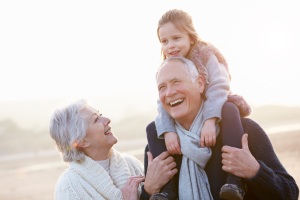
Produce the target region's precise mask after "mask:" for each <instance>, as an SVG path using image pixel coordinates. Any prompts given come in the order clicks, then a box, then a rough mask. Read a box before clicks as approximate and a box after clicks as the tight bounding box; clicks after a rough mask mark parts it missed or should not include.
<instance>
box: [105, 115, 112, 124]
mask: <svg viewBox="0 0 300 200" xmlns="http://www.w3.org/2000/svg"><path fill="white" fill-rule="evenodd" d="M110 122H111V121H110V119H109V118H106V117H105V120H104V125H105V126H107V125H108V124H110Z"/></svg>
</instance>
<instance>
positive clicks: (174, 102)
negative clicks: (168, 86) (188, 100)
mask: <svg viewBox="0 0 300 200" xmlns="http://www.w3.org/2000/svg"><path fill="white" fill-rule="evenodd" d="M179 102H183V99H177V100H176V101H172V102H170V105H171V106H173V105H175V104H176V103H179Z"/></svg>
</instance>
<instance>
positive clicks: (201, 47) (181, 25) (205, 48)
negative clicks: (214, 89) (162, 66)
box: [157, 9, 231, 81]
mask: <svg viewBox="0 0 300 200" xmlns="http://www.w3.org/2000/svg"><path fill="white" fill-rule="evenodd" d="M169 22H171V23H172V24H174V25H175V27H176V28H177V29H179V30H182V31H185V32H186V33H187V34H188V35H189V37H190V39H191V41H193V44H191V48H190V50H189V53H188V55H187V57H186V58H187V59H189V60H192V61H193V62H194V63H195V65H196V66H197V68H198V71H199V73H200V74H201V75H203V74H204V75H205V74H206V75H207V72H206V69H205V66H206V63H207V61H208V59H209V57H210V55H211V54H214V55H215V56H216V57H217V59H218V61H219V62H220V63H222V64H224V65H225V67H226V69H227V71H228V73H229V69H228V64H227V61H226V59H225V57H224V56H223V54H222V53H221V52H220V51H219V50H218V49H217V48H216V47H215V46H214V45H212V44H211V43H209V42H205V41H203V40H201V38H200V37H199V35H198V33H197V31H196V29H195V27H194V24H193V20H192V17H191V16H190V15H189V14H188V13H186V12H184V11H183V10H177V9H173V10H169V11H168V12H166V13H165V14H163V16H162V17H161V18H160V19H159V21H158V26H157V37H158V39H159V41H160V38H159V29H160V27H162V26H163V25H164V24H166V23H169ZM160 42H161V41H160ZM196 47H198V48H196ZM194 49H195V52H198V56H199V58H198V57H197V56H195V53H194V54H193V51H194ZM196 54H197V53H196ZM161 58H162V59H163V60H165V59H166V58H167V57H166V55H165V54H164V52H163V49H161ZM199 59H200V61H199ZM196 60H198V61H199V62H195V61H196ZM196 63H197V64H196ZM199 65H200V66H199ZM204 78H205V79H206V78H207V77H206V76H204ZM229 78H230V80H231V75H230V73H229ZM206 81H207V80H206Z"/></svg>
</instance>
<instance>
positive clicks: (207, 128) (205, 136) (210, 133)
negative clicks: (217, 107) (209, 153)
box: [200, 117, 217, 148]
mask: <svg viewBox="0 0 300 200" xmlns="http://www.w3.org/2000/svg"><path fill="white" fill-rule="evenodd" d="M216 120H217V118H215V117H214V118H211V119H207V120H205V122H204V125H203V127H202V130H201V137H200V144H201V147H202V148H204V147H205V146H207V147H211V146H215V144H216ZM204 143H205V145H204Z"/></svg>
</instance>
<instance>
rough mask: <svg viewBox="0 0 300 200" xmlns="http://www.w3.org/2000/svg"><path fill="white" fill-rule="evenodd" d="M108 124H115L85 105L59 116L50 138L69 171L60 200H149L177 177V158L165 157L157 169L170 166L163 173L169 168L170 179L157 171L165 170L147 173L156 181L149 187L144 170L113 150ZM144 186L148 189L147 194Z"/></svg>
mask: <svg viewBox="0 0 300 200" xmlns="http://www.w3.org/2000/svg"><path fill="white" fill-rule="evenodd" d="M109 124H110V119H108V118H106V117H103V116H102V115H101V114H100V113H99V111H97V110H96V109H94V108H92V107H91V106H89V105H88V103H87V101H86V100H80V101H77V102H74V103H72V104H69V105H68V106H66V107H64V108H61V109H57V110H55V112H54V113H53V115H52V117H51V121H50V127H49V132H50V135H51V137H52V138H53V139H54V140H55V142H56V145H57V148H58V150H59V151H60V152H61V153H62V157H63V160H64V161H65V162H68V163H69V165H70V167H69V169H68V170H66V171H65V172H64V173H63V174H62V175H61V177H60V178H59V180H58V183H57V185H56V189H55V199H62V200H68V199H72V200H74V199H130V200H134V199H139V195H140V194H141V190H142V189H143V190H145V191H146V196H147V194H149V195H151V194H152V193H154V192H157V190H158V189H160V188H161V187H162V186H163V185H164V184H165V183H166V182H167V181H169V180H170V178H171V176H173V175H174V174H175V173H176V172H177V171H176V170H177V169H176V170H175V169H173V168H174V160H172V157H168V155H163V156H161V160H158V161H156V162H154V161H153V163H154V164H153V166H155V165H156V166H160V167H163V166H167V167H165V168H164V170H166V168H168V169H167V170H168V171H169V174H171V176H169V177H163V174H162V173H160V172H159V171H158V170H160V171H163V170H162V168H161V169H158V168H159V167H156V168H157V169H158V170H156V171H155V170H152V169H150V170H149V167H148V174H149V171H151V177H150V178H148V180H146V181H145V178H144V176H143V166H142V164H141V163H140V162H139V161H138V160H137V159H136V158H134V157H132V156H129V155H124V154H121V153H119V152H118V151H116V150H115V149H113V148H112V147H113V145H114V144H116V143H117V142H118V139H117V138H116V137H115V136H114V134H113V132H112V131H111V127H110V126H109ZM165 154H166V153H165ZM159 162H160V163H159ZM150 163H151V161H150ZM159 164H160V165H159ZM152 168H155V167H152ZM171 172H172V173H171ZM155 179H156V180H155ZM158 179H160V180H159V181H158V182H157V180H158ZM143 181H145V188H144V186H143V188H142V185H143V184H142V182H143ZM155 182H157V183H155ZM155 190H156V191H155ZM141 199H147V197H141Z"/></svg>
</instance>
